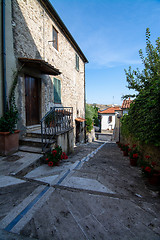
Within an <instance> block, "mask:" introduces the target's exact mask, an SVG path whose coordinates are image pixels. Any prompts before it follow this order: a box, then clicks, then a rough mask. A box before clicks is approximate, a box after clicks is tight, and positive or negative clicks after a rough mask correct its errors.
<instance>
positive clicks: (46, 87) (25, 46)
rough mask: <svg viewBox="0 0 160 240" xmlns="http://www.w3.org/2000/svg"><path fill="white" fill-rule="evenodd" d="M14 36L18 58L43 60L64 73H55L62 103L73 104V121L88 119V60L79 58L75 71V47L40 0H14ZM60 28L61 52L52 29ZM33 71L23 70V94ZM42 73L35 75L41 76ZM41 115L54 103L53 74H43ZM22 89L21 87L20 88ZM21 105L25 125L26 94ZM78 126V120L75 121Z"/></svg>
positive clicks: (64, 105) (21, 82) (64, 104)
mask: <svg viewBox="0 0 160 240" xmlns="http://www.w3.org/2000/svg"><path fill="white" fill-rule="evenodd" d="M12 12H13V13H12V14H13V25H14V27H13V36H14V50H15V57H16V58H18V57H25V58H33V59H34V58H35V59H43V60H45V61H47V62H48V63H49V64H51V65H53V66H54V67H55V68H57V69H59V71H60V72H61V74H60V75H59V76H56V78H57V79H59V80H61V100H62V103H61V106H63V107H73V120H75V118H76V117H82V118H85V106H84V98H85V89H84V86H85V79H84V76H85V63H84V61H83V60H82V59H81V57H79V71H77V70H76V60H75V55H76V53H77V54H78V52H76V50H75V49H74V47H73V46H72V45H71V43H70V42H69V40H68V39H67V38H66V36H65V35H64V33H63V32H62V30H61V29H60V27H59V25H58V24H57V22H56V21H55V20H54V19H53V18H52V17H51V15H50V14H49V12H47V11H46V10H45V9H44V7H43V6H42V5H41V3H40V1H39V0H32V1H30V0H12ZM53 27H54V28H55V29H56V30H57V31H58V51H57V50H56V49H55V48H54V47H53V43H52V42H51V41H52V40H53V39H52V29H53ZM25 73H27V74H30V75H32V76H33V74H35V73H32V72H31V71H30V70H26V69H23V71H22V73H21V77H20V82H19V84H20V85H21V89H22V90H21V92H20V93H17V95H18V94H21V95H24V92H23V89H24V75H25ZM39 74H40V73H37V75H36V76H38V77H39ZM40 78H41V81H42V86H41V96H42V98H41V117H43V116H44V115H45V114H46V112H47V111H48V110H50V107H53V106H54V95H53V78H54V76H47V75H45V76H44V75H41V76H40ZM19 89H20V87H19ZM19 98H21V100H22V102H21V103H20V105H21V106H19V109H20V113H21V117H22V121H21V122H22V125H25V102H24V101H25V99H24V97H23V96H21V97H19ZM73 123H74V126H75V121H73Z"/></svg>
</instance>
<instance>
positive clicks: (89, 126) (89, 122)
mask: <svg viewBox="0 0 160 240" xmlns="http://www.w3.org/2000/svg"><path fill="white" fill-rule="evenodd" d="M86 127H87V132H91V130H92V129H93V121H92V119H91V118H86Z"/></svg>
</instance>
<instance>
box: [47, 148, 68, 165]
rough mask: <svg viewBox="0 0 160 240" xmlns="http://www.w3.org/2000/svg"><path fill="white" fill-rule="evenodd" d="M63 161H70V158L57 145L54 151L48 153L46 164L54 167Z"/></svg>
mask: <svg viewBox="0 0 160 240" xmlns="http://www.w3.org/2000/svg"><path fill="white" fill-rule="evenodd" d="M62 159H68V156H67V155H66V154H65V152H62V148H61V147H60V146H58V145H57V146H56V147H55V148H54V149H52V150H51V151H49V152H48V153H47V156H46V158H45V162H46V163H47V164H48V166H50V167H52V166H56V165H58V164H59V162H60V161H61V160H62Z"/></svg>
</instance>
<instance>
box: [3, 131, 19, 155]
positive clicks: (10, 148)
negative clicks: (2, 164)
mask: <svg viewBox="0 0 160 240" xmlns="http://www.w3.org/2000/svg"><path fill="white" fill-rule="evenodd" d="M19 132H20V131H19V130H16V131H15V132H14V133H10V132H0V155H2V156H6V155H9V154H12V153H14V152H16V151H18V148H19Z"/></svg>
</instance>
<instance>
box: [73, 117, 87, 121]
mask: <svg viewBox="0 0 160 240" xmlns="http://www.w3.org/2000/svg"><path fill="white" fill-rule="evenodd" d="M75 120H76V121H77V122H85V121H86V119H84V118H80V117H78V118H76V119H75Z"/></svg>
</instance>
